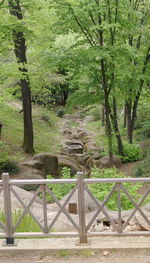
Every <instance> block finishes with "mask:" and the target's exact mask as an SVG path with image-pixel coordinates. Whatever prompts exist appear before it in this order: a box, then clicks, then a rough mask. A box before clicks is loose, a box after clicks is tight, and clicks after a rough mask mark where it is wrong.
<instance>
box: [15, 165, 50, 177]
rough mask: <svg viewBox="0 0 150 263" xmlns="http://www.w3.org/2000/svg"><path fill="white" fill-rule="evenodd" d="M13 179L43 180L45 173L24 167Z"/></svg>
mask: <svg viewBox="0 0 150 263" xmlns="http://www.w3.org/2000/svg"><path fill="white" fill-rule="evenodd" d="M13 178H14V179H19V180H24V179H27V180H28V179H29V180H32V179H43V178H45V173H44V172H43V171H41V170H38V169H32V168H29V167H25V169H23V171H22V172H21V173H19V174H18V175H17V177H13Z"/></svg>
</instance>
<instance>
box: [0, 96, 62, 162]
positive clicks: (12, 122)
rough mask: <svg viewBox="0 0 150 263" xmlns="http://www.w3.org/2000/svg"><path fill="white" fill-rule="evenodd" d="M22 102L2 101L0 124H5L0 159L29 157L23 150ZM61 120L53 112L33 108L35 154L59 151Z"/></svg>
mask: <svg viewBox="0 0 150 263" xmlns="http://www.w3.org/2000/svg"><path fill="white" fill-rule="evenodd" d="M21 108H22V107H21V101H20V100H14V99H13V100H12V98H9V99H7V100H1V101H0V122H1V123H2V124H3V127H2V136H1V140H0V158H1V159H7V158H9V159H11V160H17V161H19V160H22V159H25V158H27V157H28V155H27V154H25V153H24V151H23V150H22V147H21V145H22V137H23V117H22V113H19V111H20V110H21ZM58 121H59V118H58V117H56V115H55V113H54V112H52V111H48V110H45V109H44V108H43V107H40V106H33V126H34V145H35V153H37V152H38V153H39V152H53V153H57V152H58V150H59V140H58V137H60V132H59V129H58Z"/></svg>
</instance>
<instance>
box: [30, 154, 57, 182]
mask: <svg viewBox="0 0 150 263" xmlns="http://www.w3.org/2000/svg"><path fill="white" fill-rule="evenodd" d="M33 160H38V161H39V162H41V163H43V169H44V173H45V174H46V175H47V174H50V175H52V176H53V177H59V169H58V157H57V155H53V154H51V153H39V154H36V155H34V156H33Z"/></svg>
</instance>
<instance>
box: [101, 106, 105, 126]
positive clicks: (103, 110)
mask: <svg viewBox="0 0 150 263" xmlns="http://www.w3.org/2000/svg"><path fill="white" fill-rule="evenodd" d="M101 123H102V126H104V125H105V107H104V105H102V121H101Z"/></svg>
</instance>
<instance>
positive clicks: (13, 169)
mask: <svg viewBox="0 0 150 263" xmlns="http://www.w3.org/2000/svg"><path fill="white" fill-rule="evenodd" d="M17 172H19V167H18V165H17V164H16V162H14V161H10V160H0V174H1V173H9V174H16V173H17Z"/></svg>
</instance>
